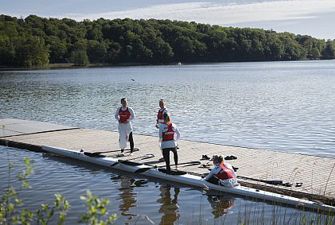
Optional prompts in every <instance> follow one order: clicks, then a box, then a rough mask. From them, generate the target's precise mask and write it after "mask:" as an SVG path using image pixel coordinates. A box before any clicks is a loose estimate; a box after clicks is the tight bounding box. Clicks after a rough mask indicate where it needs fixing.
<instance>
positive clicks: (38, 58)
mask: <svg viewBox="0 0 335 225" xmlns="http://www.w3.org/2000/svg"><path fill="white" fill-rule="evenodd" d="M333 58H335V41H334V40H328V41H327V42H325V40H319V39H316V38H313V37H310V36H306V35H294V34H291V33H276V32H274V31H272V30H271V31H269V30H263V29H251V28H244V29H241V28H232V27H220V26H216V25H215V26H211V25H208V24H197V23H195V22H191V23H189V22H182V21H170V20H155V19H150V20H132V19H115V20H106V19H98V20H95V21H90V20H84V21H82V22H76V21H75V20H71V19H61V20H60V19H53V18H50V19H46V18H41V17H38V16H34V15H30V16H28V17H27V18H25V19H17V18H15V17H10V16H6V15H0V66H2V67H17V66H18V67H43V66H47V65H48V63H49V62H50V63H66V62H74V63H75V65H80V66H83V65H84V66H85V65H87V64H88V63H89V62H91V63H108V64H120V63H144V64H167V63H176V62H179V61H181V62H189V63H193V62H230V61H273V60H301V59H333Z"/></svg>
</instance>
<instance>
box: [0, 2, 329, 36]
mask: <svg viewBox="0 0 335 225" xmlns="http://www.w3.org/2000/svg"><path fill="white" fill-rule="evenodd" d="M0 13H1V14H7V15H11V16H17V17H21V16H22V17H26V16H28V15H30V14H34V15H38V16H42V17H57V18H63V17H68V18H72V19H75V20H78V21H80V20H83V19H91V20H93V19H97V18H100V17H103V18H106V19H114V18H126V17H128V18H133V19H140V18H143V19H149V18H156V19H171V20H184V21H195V22H199V23H206V24H216V25H223V26H234V27H257V28H264V29H273V30H275V31H279V32H281V31H289V32H292V33H295V34H307V35H311V36H314V37H317V38H324V39H335V30H334V27H335V26H334V21H335V0H266V1H265V0H263V1H262V0H221V1H220V0H207V1H201V0H198V1H197V0H193V1H192V0H169V1H168V0H122V1H115V0H0Z"/></svg>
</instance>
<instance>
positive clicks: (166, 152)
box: [163, 148, 178, 170]
mask: <svg viewBox="0 0 335 225" xmlns="http://www.w3.org/2000/svg"><path fill="white" fill-rule="evenodd" d="M170 151H171V152H173V156H174V164H175V165H176V166H177V165H178V153H177V148H165V149H163V157H164V160H165V164H166V169H167V170H171V168H170Z"/></svg>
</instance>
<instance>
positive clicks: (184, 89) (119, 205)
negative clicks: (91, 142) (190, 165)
mask: <svg viewBox="0 0 335 225" xmlns="http://www.w3.org/2000/svg"><path fill="white" fill-rule="evenodd" d="M334 93H335V61H334V60H330V61H299V62H257V63H223V64H200V65H181V66H177V65H176V66H174V65H171V66H141V67H116V68H90V69H57V70H34V71H9V72H4V71H2V72H0V118H19V119H30V120H38V121H46V122H53V123H58V124H64V125H70V126H78V127H82V128H95V129H103V130H113V131H116V130H117V123H116V121H115V119H114V113H115V110H116V108H117V107H118V106H119V104H120V103H119V102H120V98H122V97H127V98H128V100H129V105H130V106H131V107H132V108H133V109H134V110H135V112H136V120H135V121H134V132H135V133H139V134H149V135H157V134H156V132H157V129H156V128H155V117H156V112H157V110H158V101H159V99H160V98H163V99H166V102H167V107H168V110H169V112H170V113H171V115H172V116H171V117H172V120H173V122H174V123H176V124H177V126H179V128H180V130H181V133H182V139H186V140H192V141H201V142H209V143H216V144H223V145H231V146H242V147H248V148H260V149H269V150H273V151H283V152H291V153H303V154H310V155H316V156H326V157H335V150H334V148H333V146H334V143H335V122H334V121H335V114H334V111H335V94H334ZM135 144H136V143H135ZM0 149H1V151H0V152H1V153H0V154H1V157H0V164H1V167H0V171H1V173H0V174H1V175H0V180H1V182H0V188H1V189H2V190H3V188H4V187H5V186H6V185H7V182H3V181H5V180H7V178H8V169H7V168H8V165H7V161H8V159H9V160H11V161H13V162H14V163H15V164H17V167H18V169H19V168H20V167H21V163H20V162H22V158H23V157H24V156H27V157H29V158H31V159H32V160H33V165H34V169H35V173H34V174H33V175H32V177H31V178H30V181H31V185H32V186H33V188H32V189H31V190H29V191H25V192H24V193H23V196H24V198H25V200H26V201H28V203H29V205H30V206H31V207H36V206H37V205H38V204H39V203H40V201H42V200H48V201H50V200H51V199H52V198H53V194H54V193H55V192H60V193H63V194H64V195H65V196H66V197H67V199H68V200H69V201H70V204H71V205H72V208H71V211H70V214H69V217H70V218H69V222H68V223H69V224H71V223H74V222H77V221H78V218H79V217H78V215H79V214H80V212H81V211H83V209H84V206H83V205H81V201H80V199H79V196H80V195H82V194H84V193H85V190H86V189H90V190H91V191H92V192H93V193H94V194H96V195H99V196H102V197H106V198H109V199H110V201H111V202H112V204H111V207H110V210H111V211H112V212H116V213H117V214H118V218H119V219H118V221H117V223H118V224H124V223H129V224H135V223H136V224H148V219H147V218H150V220H152V221H153V222H154V223H156V224H172V223H173V222H175V223H176V224H192V223H199V221H201V223H202V224H222V223H226V224H237V223H238V222H237V221H239V220H241V219H244V218H246V217H247V216H246V215H245V214H247V215H249V217H250V218H249V219H248V221H249V222H250V223H254V224H257V222H259V218H260V215H262V218H264V220H265V221H267V222H269V221H271V220H272V219H273V218H274V213H275V215H276V216H277V215H283V216H286V217H287V218H286V219H288V218H292V221H295V220H298V221H299V218H301V217H300V216H297V215H301V214H304V213H303V212H300V211H298V210H293V209H290V208H285V207H279V206H273V205H270V204H267V203H260V202H254V201H251V200H247V199H243V198H236V197H235V196H219V197H218V196H208V195H204V194H203V193H202V192H201V191H200V190H196V189H192V188H188V187H183V186H181V187H175V186H174V185H171V184H168V183H164V182H161V181H151V180H150V181H149V182H147V183H145V184H141V185H137V186H136V185H134V181H135V184H136V181H137V180H138V179H142V178H133V177H131V175H129V174H122V175H121V176H117V175H116V174H115V172H113V171H112V172H111V171H107V170H103V169H101V168H96V167H92V166H86V165H84V164H81V163H78V162H74V161H71V160H64V159H61V158H58V157H51V156H48V155H46V154H40V153H33V152H29V151H24V150H16V149H11V148H6V147H0ZM111 177H112V179H111ZM246 209H247V213H245V211H246ZM276 213H277V214H276ZM256 215H258V217H257V216H256ZM308 215H309V216H310V215H311V214H308ZM312 215H314V214H312ZM145 216H147V217H145ZM257 218H258V219H257ZM267 222H265V223H267ZM298 223H299V222H297V224H298Z"/></svg>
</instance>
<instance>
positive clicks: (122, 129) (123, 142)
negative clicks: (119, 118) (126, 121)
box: [118, 124, 127, 153]
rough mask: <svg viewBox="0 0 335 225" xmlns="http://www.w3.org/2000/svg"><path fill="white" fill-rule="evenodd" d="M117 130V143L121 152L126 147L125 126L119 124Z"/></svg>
mask: <svg viewBox="0 0 335 225" xmlns="http://www.w3.org/2000/svg"><path fill="white" fill-rule="evenodd" d="M118 130H119V145H120V149H121V153H122V152H123V151H124V149H125V148H126V147H127V133H126V130H125V127H124V126H123V125H122V124H119V126H118Z"/></svg>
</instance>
